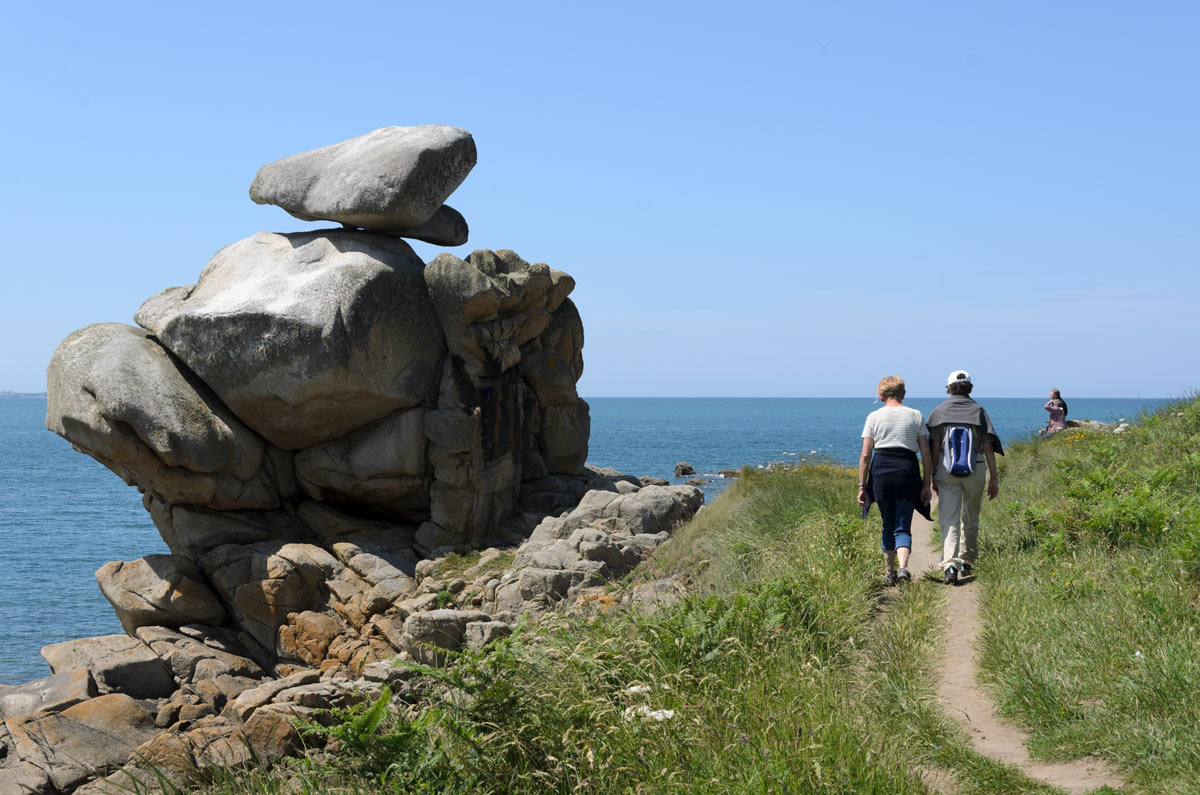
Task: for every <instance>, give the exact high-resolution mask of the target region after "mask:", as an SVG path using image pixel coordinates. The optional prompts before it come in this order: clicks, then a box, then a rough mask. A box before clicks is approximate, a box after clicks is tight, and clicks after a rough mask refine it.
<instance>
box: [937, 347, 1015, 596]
mask: <svg viewBox="0 0 1200 795" xmlns="http://www.w3.org/2000/svg"><path fill="white" fill-rule="evenodd" d="M973 388H974V387H973V385H972V383H971V376H970V374H969V373H967V371H966V370H955V371H954V372H952V373H950V376H949V378H947V379H946V392H947V393H949V395H950V397H948V398H946V399H945V400H944V401H942V403H941V404H940V405H939V406H938V407H937V408H935V409H934V410H933V411H932V412H931V413H930V415H929V420H928V421H927V422H926V423H925V425H926V426H927V427H928V429H929V442H930V446H931V447H932V449H933V459H934V461H935V462H936V469H935V470H934V476H933V492H934V494H937V495H938V523H939V524H940V525H941V526H942V581H943V582H945V583H946V584H947V585H954V584H957V582H958V577H959V575H960V574H962V575H967V574H970V573H971V568H972V567H973V566H974V565H975V558H976V555H977V549H978V548H977V546H976V541H977V539H978V537H979V510H980V508H981V507H982V505H983V492H984V490H985V486H984V470H983V465H984V464H985V463H986V464H987V477H988V480H987V484H986V491H987V495H988V499H989V500H994V499H996V495H997V494H999V493H1000V481H999V480H998V479H997V477H996V454H997V453H999V454H1000V455H1004V448H1003V447H1002V446H1001V445H1000V437H999V436H997V435H996V429H995V428H993V427H992V420H991V418H990V417H988V414H987V412H986V411H984V408H983V406H981V405H979V404H978V403H976V402H975V401H974V400H972V399H971V397H970V395H971V390H972V389H973Z"/></svg>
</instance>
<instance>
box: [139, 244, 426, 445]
mask: <svg viewBox="0 0 1200 795" xmlns="http://www.w3.org/2000/svg"><path fill="white" fill-rule="evenodd" d="M423 270H424V265H423V264H422V263H421V261H420V259H418V258H417V256H416V254H415V253H414V252H413V250H412V249H411V248H410V247H409V246H408V244H407V243H405V242H404V241H402V240H397V239H395V238H390V237H384V236H381V235H370V234H365V233H361V232H339V231H329V232H310V233H303V234H290V235H274V234H268V233H265V232H260V233H258V234H257V235H254V236H253V237H251V238H248V239H246V240H243V241H241V242H239V243H234V244H233V245H231V246H227V247H225V248H224V249H222V250H221V251H219V252H218V253H217V255H216V256H215V257H213V259H212V261H211V262H209V264H208V266H207V267H205V269H204V271H203V272H202V273H201V274H200V279H199V281H198V282H197V283H196V284H195V285H194V286H192V287H173V288H171V289H169V290H165V291H163V292H161V293H159V294H158V295H156V296H154V297H153V298H151V299H150V300H149V301H147V302H146V303H145V304H143V305H142V308H141V309H140V310H139V311H138V313H137V316H136V320H137V322H138V323H139V324H140V325H142V326H143V327H145V328H147V329H149V330H150V331H151V332H153V333H154V335H155V336H156V337H157V338H158V339H159V340H161V341H162V343H163V345H165V346H166V347H167V348H169V349H170V350H171V352H172V353H174V354H175V355H176V356H178V357H179V358H180V359H181V360H182V361H184V362H185V363H186V364H187V365H188V367H189V368H191V369H192V370H193V371H194V372H195V373H196V374H197V375H198V376H199V377H200V378H201V379H202V380H203V381H204V382H205V383H206V384H208V385H209V386H210V387H211V388H212V389H213V391H215V392H216V393H217V394H218V395H219V396H220V397H221V399H222V400H224V401H225V403H226V405H228V406H229V407H230V408H231V409H232V410H233V411H234V412H235V413H236V414H237V416H238V417H240V418H242V420H244V421H245V422H246V424H248V425H249V426H250V427H252V428H254V429H256V430H257V431H258V432H259V433H261V434H262V435H263V436H264V437H265V438H266V439H268V440H269V441H271V442H272V443H273V444H275V445H277V446H279V447H282V448H284V449H287V450H294V449H297V448H301V447H307V446H309V445H313V444H317V443H319V442H325V441H329V440H330V439H336V438H337V437H339V436H341V435H343V434H345V433H348V432H349V431H352V430H354V429H356V428H360V427H362V426H363V425H366V424H368V423H370V422H373V421H375V420H378V419H381V418H382V417H385V416H386V415H388V414H390V413H391V412H393V411H395V410H397V409H403V408H408V407H410V406H416V405H419V404H421V403H423V402H425V401H426V400H428V398H429V397H430V389H431V388H432V385H433V383H434V381H435V378H436V375H435V373H436V372H437V370H438V367H439V365H440V363H441V360H442V355H443V351H444V350H445V348H444V345H443V343H442V340H441V335H440V334H438V331H437V329H438V326H437V320H436V318H435V317H434V314H433V307H432V306H431V304H430V303H429V299H428V297H427V295H426V290H425V283H424V280H423V279H422V271H423Z"/></svg>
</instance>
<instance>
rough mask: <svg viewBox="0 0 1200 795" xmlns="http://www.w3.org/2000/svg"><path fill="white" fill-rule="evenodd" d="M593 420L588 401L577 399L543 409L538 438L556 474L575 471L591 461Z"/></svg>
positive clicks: (547, 461) (539, 445)
mask: <svg viewBox="0 0 1200 795" xmlns="http://www.w3.org/2000/svg"><path fill="white" fill-rule="evenodd" d="M591 429H592V420H591V415H590V411H589V407H588V404H587V401H585V400H582V399H577V400H575V401H574V402H572V403H568V404H566V405H559V406H546V407H545V408H544V410H543V412H542V421H541V428H540V429H539V431H538V435H537V441H538V447H539V449H540V450H541V454H542V459H543V460H544V461H545V462H546V468H547V469H548V470H549V471H550V472H551V473H553V474H568V475H569V474H575V473H578V472H580V471H581V470H582V469H583V465H584V462H586V461H587V454H588V437H589V436H590V435H591Z"/></svg>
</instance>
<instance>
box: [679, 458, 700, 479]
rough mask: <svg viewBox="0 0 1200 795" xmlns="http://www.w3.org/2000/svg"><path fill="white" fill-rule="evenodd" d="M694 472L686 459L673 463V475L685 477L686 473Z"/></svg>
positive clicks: (691, 473)
mask: <svg viewBox="0 0 1200 795" xmlns="http://www.w3.org/2000/svg"><path fill="white" fill-rule="evenodd" d="M694 474H696V470H694V469H692V465H691V464H689V463H688V462H687V461H680V462H679V463H678V464H676V465H675V477H677V478H686V477H687V476H688V475H694Z"/></svg>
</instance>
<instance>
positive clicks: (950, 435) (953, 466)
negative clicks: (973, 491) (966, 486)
mask: <svg viewBox="0 0 1200 795" xmlns="http://www.w3.org/2000/svg"><path fill="white" fill-rule="evenodd" d="M942 467H943V468H944V469H945V470H946V471H947V472H949V473H950V474H951V475H953V476H954V477H956V478H965V477H966V476H967V475H970V474H971V473H972V472H974V471H975V434H974V432H973V431H972V430H971V427H970V426H969V425H951V426H949V427H948V428H946V433H945V434H944V435H943V436H942Z"/></svg>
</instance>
